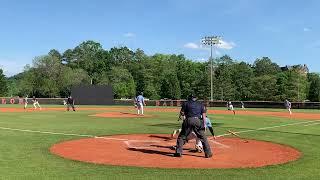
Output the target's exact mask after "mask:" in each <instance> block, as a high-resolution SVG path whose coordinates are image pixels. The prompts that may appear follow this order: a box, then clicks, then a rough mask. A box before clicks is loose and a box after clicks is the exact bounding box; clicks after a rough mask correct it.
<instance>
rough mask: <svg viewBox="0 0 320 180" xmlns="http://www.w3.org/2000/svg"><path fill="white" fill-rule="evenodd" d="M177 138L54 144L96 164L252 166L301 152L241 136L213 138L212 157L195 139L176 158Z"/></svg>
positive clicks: (136, 137)
mask: <svg viewBox="0 0 320 180" xmlns="http://www.w3.org/2000/svg"><path fill="white" fill-rule="evenodd" d="M175 141H176V140H175V139H171V138H170V137H169V135H163V134H162V135H161V134H137V135H115V136H105V137H98V138H86V139H78V140H72V141H66V142H61V143H58V144H55V145H53V146H52V147H51V148H50V151H51V152H52V153H53V154H56V155H58V156H61V157H64V158H66V159H72V160H77V161H83V162H88V163H95V164H106V165H116V166H136V167H156V168H201V169H202V168H249V167H263V166H267V165H274V164H283V163H287V162H290V161H294V160H296V159H298V158H299V157H300V156H301V153H300V152H299V151H298V150H296V149H294V148H291V147H288V146H284V145H280V144H274V143H271V142H264V141H257V140H249V142H248V143H245V142H244V141H243V140H241V139H238V138H219V139H218V140H215V141H213V140H210V144H211V147H212V148H213V150H214V156H213V157H212V158H209V159H207V158H204V154H203V153H198V152H194V151H193V150H194V141H191V142H189V143H188V144H186V145H185V149H184V153H183V157H182V158H174V157H173V156H172V155H173V153H174V150H173V149H172V146H173V145H174V144H175Z"/></svg>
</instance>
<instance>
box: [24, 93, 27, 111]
mask: <svg viewBox="0 0 320 180" xmlns="http://www.w3.org/2000/svg"><path fill="white" fill-rule="evenodd" d="M27 106H28V95H27V96H26V97H25V98H24V109H27Z"/></svg>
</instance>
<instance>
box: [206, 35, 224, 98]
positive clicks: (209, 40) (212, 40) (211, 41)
mask: <svg viewBox="0 0 320 180" xmlns="http://www.w3.org/2000/svg"><path fill="white" fill-rule="evenodd" d="M220 39H221V37H220V36H205V37H204V38H202V39H201V44H202V45H204V46H210V64H211V70H210V80H211V98H210V99H211V101H213V58H212V49H213V47H214V45H216V44H220Z"/></svg>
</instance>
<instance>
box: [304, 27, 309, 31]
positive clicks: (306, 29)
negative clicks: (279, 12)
mask: <svg viewBox="0 0 320 180" xmlns="http://www.w3.org/2000/svg"><path fill="white" fill-rule="evenodd" d="M303 31H304V32H309V31H311V29H310V28H307V27H305V28H303Z"/></svg>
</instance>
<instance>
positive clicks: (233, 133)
mask: <svg viewBox="0 0 320 180" xmlns="http://www.w3.org/2000/svg"><path fill="white" fill-rule="evenodd" d="M228 132H229V133H230V134H232V135H234V136H236V137H238V138H240V139H242V140H243V142H245V143H247V142H249V141H248V140H246V139H243V138H242V137H241V136H239V135H238V134H236V133H235V132H232V131H230V130H228Z"/></svg>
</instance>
